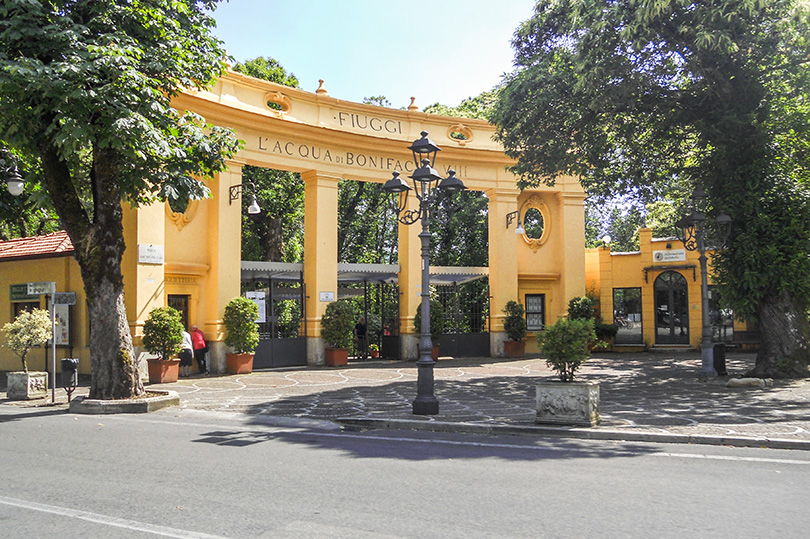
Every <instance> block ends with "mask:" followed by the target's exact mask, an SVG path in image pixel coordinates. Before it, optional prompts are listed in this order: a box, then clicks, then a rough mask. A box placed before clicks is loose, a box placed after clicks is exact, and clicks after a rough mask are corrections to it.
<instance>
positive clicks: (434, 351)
mask: <svg viewBox="0 0 810 539" xmlns="http://www.w3.org/2000/svg"><path fill="white" fill-rule="evenodd" d="M430 356H431V357H432V358H433V361H438V360H439V346H438V345H435V344H434V345H433V349H432V350H431V351H430Z"/></svg>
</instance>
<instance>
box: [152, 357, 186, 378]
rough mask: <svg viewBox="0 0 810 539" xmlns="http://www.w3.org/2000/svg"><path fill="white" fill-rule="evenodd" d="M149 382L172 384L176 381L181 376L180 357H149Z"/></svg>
mask: <svg viewBox="0 0 810 539" xmlns="http://www.w3.org/2000/svg"><path fill="white" fill-rule="evenodd" d="M147 363H148V364H149V383H150V384H171V383H172V382H176V381H177V378H178V377H179V376H180V360H179V359H167V360H165V361H164V360H161V359H148V360H147Z"/></svg>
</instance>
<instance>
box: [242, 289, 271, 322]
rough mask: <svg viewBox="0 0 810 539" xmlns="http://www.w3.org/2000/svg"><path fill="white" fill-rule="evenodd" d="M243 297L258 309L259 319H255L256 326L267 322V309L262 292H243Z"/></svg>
mask: <svg viewBox="0 0 810 539" xmlns="http://www.w3.org/2000/svg"><path fill="white" fill-rule="evenodd" d="M245 297H246V298H247V299H249V300H251V301H252V302H253V303H255V304H256V306H257V307H258V308H259V317H258V318H257V319H256V323H257V324H263V323H264V322H265V320H267V307H266V302H265V297H266V296H265V293H264V292H245Z"/></svg>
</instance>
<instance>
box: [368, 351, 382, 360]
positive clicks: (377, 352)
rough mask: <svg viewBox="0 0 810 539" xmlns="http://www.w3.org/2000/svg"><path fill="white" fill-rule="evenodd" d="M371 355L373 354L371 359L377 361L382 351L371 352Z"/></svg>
mask: <svg viewBox="0 0 810 539" xmlns="http://www.w3.org/2000/svg"><path fill="white" fill-rule="evenodd" d="M369 354H371V357H373V358H374V359H377V358H378V357H380V351H379V350H371V351H370V352H369Z"/></svg>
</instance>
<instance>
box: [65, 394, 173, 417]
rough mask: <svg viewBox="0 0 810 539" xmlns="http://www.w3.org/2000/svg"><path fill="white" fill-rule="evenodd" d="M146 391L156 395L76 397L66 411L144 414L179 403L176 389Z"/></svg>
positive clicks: (75, 412) (77, 412) (74, 412)
mask: <svg viewBox="0 0 810 539" xmlns="http://www.w3.org/2000/svg"><path fill="white" fill-rule="evenodd" d="M147 393H152V394H157V395H156V396H154V397H145V398H138V399H119V400H100V399H88V398H87V397H76V398H75V399H73V400H72V401H70V407H69V408H68V412H69V413H71V414H145V413H149V412H154V411H156V410H160V409H161V408H166V407H168V406H178V405H179V404H180V396H179V395H178V393H177V392H176V391H170V390H166V389H150V390H148V391H147Z"/></svg>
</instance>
